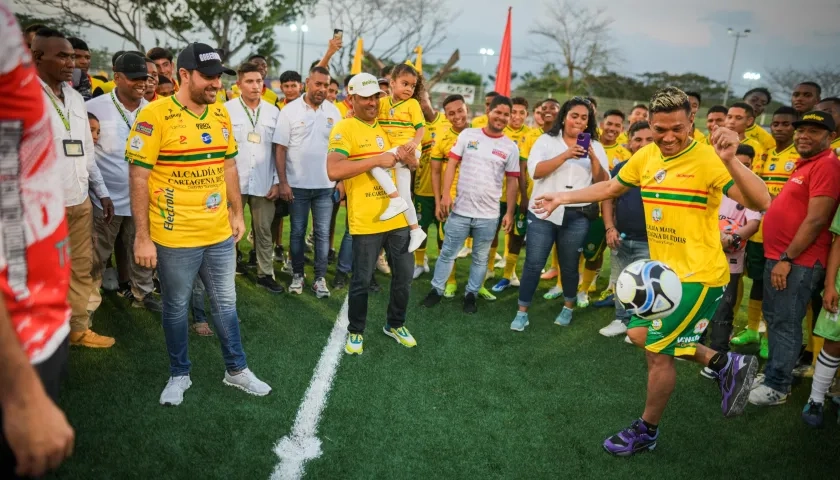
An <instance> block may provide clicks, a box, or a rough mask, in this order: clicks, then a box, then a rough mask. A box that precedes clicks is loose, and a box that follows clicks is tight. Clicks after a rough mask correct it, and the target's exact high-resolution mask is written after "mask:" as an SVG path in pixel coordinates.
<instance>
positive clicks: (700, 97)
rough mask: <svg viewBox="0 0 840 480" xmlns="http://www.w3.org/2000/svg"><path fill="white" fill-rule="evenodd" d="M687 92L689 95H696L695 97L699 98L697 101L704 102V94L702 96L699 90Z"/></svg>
mask: <svg viewBox="0 0 840 480" xmlns="http://www.w3.org/2000/svg"><path fill="white" fill-rule="evenodd" d="M685 94H686V95H688V96H689V97H694V98H696V99H697V103H700V102H702V101H703V97H702V96H700V94H699V93H698V92H685Z"/></svg>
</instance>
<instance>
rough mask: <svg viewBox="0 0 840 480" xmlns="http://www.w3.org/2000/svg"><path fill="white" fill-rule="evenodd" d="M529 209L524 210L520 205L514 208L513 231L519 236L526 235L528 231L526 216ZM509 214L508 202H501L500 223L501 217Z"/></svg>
mask: <svg viewBox="0 0 840 480" xmlns="http://www.w3.org/2000/svg"><path fill="white" fill-rule="evenodd" d="M526 213H527V209H526V210H525V211H523V208H522V207H521V206H520V205H517V206H516V208H514V209H513V230H512V233H513V234H514V235H516V236H518V237H524V236H525V234H526V233H528V220H527V218H526V215H525V214H526ZM505 215H507V202H501V203H499V223H500V224H501V219H502V218H504V216H505Z"/></svg>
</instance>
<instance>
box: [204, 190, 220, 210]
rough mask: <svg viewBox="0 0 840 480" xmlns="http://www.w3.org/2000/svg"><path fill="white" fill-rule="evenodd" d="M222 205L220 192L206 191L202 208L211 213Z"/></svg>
mask: <svg viewBox="0 0 840 480" xmlns="http://www.w3.org/2000/svg"><path fill="white" fill-rule="evenodd" d="M221 206H222V194H221V193H219V192H212V193H208V194H207V196H205V197H204V210H205V211H206V212H210V213H213V212H215V211H216V210H218V209H219V207H221Z"/></svg>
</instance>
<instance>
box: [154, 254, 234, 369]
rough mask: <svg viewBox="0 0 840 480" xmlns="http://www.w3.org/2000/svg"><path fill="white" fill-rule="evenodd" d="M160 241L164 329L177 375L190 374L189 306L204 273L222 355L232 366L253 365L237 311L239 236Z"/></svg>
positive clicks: (228, 367)
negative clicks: (190, 244) (179, 244)
mask: <svg viewBox="0 0 840 480" xmlns="http://www.w3.org/2000/svg"><path fill="white" fill-rule="evenodd" d="M156 246H157V254H158V266H157V268H158V278H159V279H160V288H161V300H163V313H162V314H161V317H162V319H163V335H164V337H165V338H166V350H167V351H168V352H169V371H170V374H171V376H173V377H177V376H181V375H189V373H190V366H191V364H190V358H189V355H188V353H187V343H188V331H189V327H188V325H189V323H188V321H187V310H188V307H189V304H190V298H191V297H192V294H193V282H194V280H195V276H196V275H199V276H200V277H201V281H202V282H203V283H204V286H205V288H206V289H207V294H208V295H209V296H210V308H211V311H212V315H211V318H212V321H213V326H214V327H215V330H216V335H217V336H218V337H219V341H220V343H221V345H222V357H223V358H224V360H225V367H226V368H227V370H228V372H236V371H240V370H243V369H245V368H247V367H248V363H247V362H246V361H245V352H244V351H243V350H242V339H241V338H240V336H239V317H238V316H237V314H236V288H235V286H234V276H235V275H236V251H235V249H234V243H233V237H231V238H228V239H227V240H225V241H224V242H221V243H217V244H215V245H208V246H206V247H194V248H171V247H164V246H162V245H156Z"/></svg>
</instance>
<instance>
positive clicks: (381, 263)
mask: <svg viewBox="0 0 840 480" xmlns="http://www.w3.org/2000/svg"><path fill="white" fill-rule="evenodd" d="M376 269H377V270H379V271H380V272H382V273H384V274H385V275H390V274H391V267H390V266H388V260H386V259H385V254H384V253H383V254H382V255H380V256H379V259H377V260H376Z"/></svg>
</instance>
